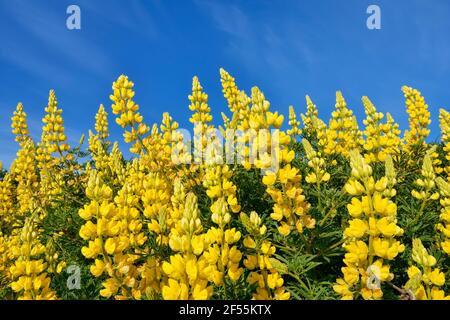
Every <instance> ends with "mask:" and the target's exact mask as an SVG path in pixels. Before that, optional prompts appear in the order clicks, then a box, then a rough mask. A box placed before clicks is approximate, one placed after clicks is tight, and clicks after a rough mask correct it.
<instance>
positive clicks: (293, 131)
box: [286, 106, 302, 141]
mask: <svg viewBox="0 0 450 320" xmlns="http://www.w3.org/2000/svg"><path fill="white" fill-rule="evenodd" d="M289 125H290V126H291V128H290V129H288V130H287V131H286V133H287V134H288V135H290V136H291V137H292V138H293V140H294V141H295V140H296V137H297V136H299V135H301V134H302V130H301V129H300V121H298V120H297V115H296V114H295V110H294V107H293V106H289Z"/></svg>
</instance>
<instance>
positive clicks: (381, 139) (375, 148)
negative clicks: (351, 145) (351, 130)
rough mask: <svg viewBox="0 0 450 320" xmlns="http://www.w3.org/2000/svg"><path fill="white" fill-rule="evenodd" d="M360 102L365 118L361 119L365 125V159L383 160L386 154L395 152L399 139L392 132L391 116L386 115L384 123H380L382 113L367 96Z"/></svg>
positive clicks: (371, 160)
mask: <svg viewBox="0 0 450 320" xmlns="http://www.w3.org/2000/svg"><path fill="white" fill-rule="evenodd" d="M362 102H363V105H364V110H365V112H366V119H365V120H364V121H363V123H364V125H365V126H366V127H365V130H364V135H365V136H366V139H365V141H364V145H363V147H364V150H365V151H366V154H365V155H364V157H365V158H366V161H367V162H369V163H371V162H383V161H384V160H385V159H386V156H387V155H388V154H392V153H393V152H395V148H396V146H398V143H399V142H400V139H399V138H398V137H397V136H396V135H395V133H394V134H393V132H392V131H393V123H392V121H393V120H392V117H388V119H387V122H386V123H384V124H383V123H381V120H382V119H383V118H384V114H383V113H381V112H377V110H376V108H375V106H374V105H373V103H372V102H371V101H370V100H369V98H368V97H363V98H362Z"/></svg>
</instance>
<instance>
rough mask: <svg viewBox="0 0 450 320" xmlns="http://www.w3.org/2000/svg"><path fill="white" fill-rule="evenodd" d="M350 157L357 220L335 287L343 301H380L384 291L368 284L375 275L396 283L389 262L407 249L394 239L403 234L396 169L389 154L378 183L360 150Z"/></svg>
mask: <svg viewBox="0 0 450 320" xmlns="http://www.w3.org/2000/svg"><path fill="white" fill-rule="evenodd" d="M369 107H370V105H369ZM371 113H374V111H373V110H372V111H371ZM378 117H379V118H381V117H380V116H378ZM349 156H350V166H351V177H350V178H349V180H348V181H347V183H346V184H345V187H344V189H345V191H346V192H347V193H349V194H350V195H352V199H351V203H349V204H348V205H347V210H348V213H349V215H350V216H351V217H352V218H353V219H350V220H349V222H348V223H349V224H348V227H347V228H346V229H345V230H344V240H345V242H344V245H343V246H344V248H345V249H346V251H347V253H346V254H345V257H344V264H345V267H343V268H342V271H343V278H338V279H337V280H336V285H335V286H334V287H333V288H334V290H335V291H336V292H337V293H338V294H340V295H341V297H342V299H350V298H354V296H355V294H357V293H359V294H360V295H361V296H362V298H363V299H380V298H381V297H382V296H383V292H382V290H381V289H380V288H376V287H375V288H372V287H369V286H368V285H366V284H367V283H368V279H369V278H368V277H369V276H370V275H371V276H375V279H376V280H377V281H378V282H382V281H390V280H392V278H393V275H392V274H391V273H390V272H389V265H388V264H386V262H387V261H388V260H393V259H394V258H395V257H396V256H397V255H398V254H399V253H401V252H403V251H404V250H405V246H404V245H403V244H401V243H400V242H399V241H396V240H395V238H394V237H396V236H400V235H402V234H403V230H402V229H401V228H400V227H398V226H397V224H396V218H395V217H396V213H397V206H396V205H395V203H393V202H392V201H391V200H390V198H391V197H392V196H393V195H395V192H394V190H395V189H394V185H395V183H396V181H395V170H394V167H393V163H392V158H391V156H390V155H387V156H386V159H385V161H386V173H385V176H384V177H382V178H380V179H379V180H378V181H375V179H374V178H373V176H372V167H371V166H370V165H369V164H368V163H367V160H366V158H364V157H363V156H361V154H360V153H359V151H358V150H355V149H353V150H350V152H349ZM385 194H386V196H384V195H385ZM366 241H367V243H366ZM380 258H381V259H380ZM374 261H375V262H374ZM368 273H369V274H368ZM358 283H359V285H357V284H358Z"/></svg>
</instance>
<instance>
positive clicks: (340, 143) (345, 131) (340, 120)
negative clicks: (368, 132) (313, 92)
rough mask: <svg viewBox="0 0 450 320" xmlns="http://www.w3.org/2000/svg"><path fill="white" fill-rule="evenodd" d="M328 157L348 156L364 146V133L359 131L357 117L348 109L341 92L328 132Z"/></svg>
mask: <svg viewBox="0 0 450 320" xmlns="http://www.w3.org/2000/svg"><path fill="white" fill-rule="evenodd" d="M326 136H327V138H326V139H327V145H326V146H325V149H324V152H325V153H326V154H327V155H330V154H333V153H337V154H342V155H347V154H348V151H349V150H351V149H355V148H358V147H359V146H360V145H361V144H362V133H361V131H359V129H358V124H357V122H356V117H355V116H354V115H353V112H352V111H351V110H350V109H348V108H347V103H346V102H345V99H344V97H343V96H342V93H341V92H340V91H338V92H336V110H335V111H333V112H332V115H331V120H330V123H329V128H328V129H327V130H326Z"/></svg>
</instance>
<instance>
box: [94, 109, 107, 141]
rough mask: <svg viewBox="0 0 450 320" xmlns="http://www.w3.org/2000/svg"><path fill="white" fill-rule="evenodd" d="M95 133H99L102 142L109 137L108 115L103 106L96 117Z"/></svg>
mask: <svg viewBox="0 0 450 320" xmlns="http://www.w3.org/2000/svg"><path fill="white" fill-rule="evenodd" d="M95 131H97V135H98V137H99V138H100V139H101V140H104V139H107V138H108V137H109V132H108V113H107V112H106V111H105V108H104V107H103V104H101V105H100V107H99V108H98V111H97V114H96V115H95Z"/></svg>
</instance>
